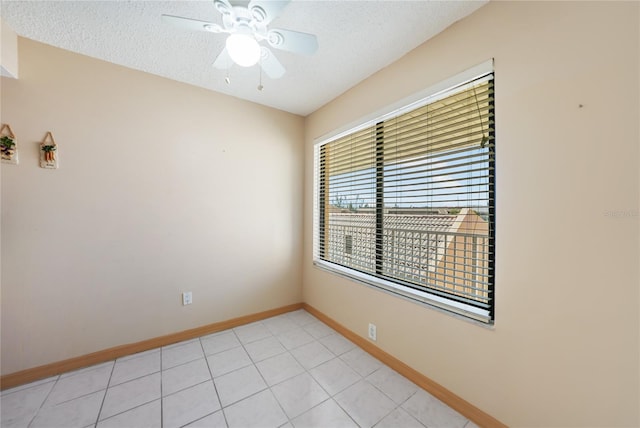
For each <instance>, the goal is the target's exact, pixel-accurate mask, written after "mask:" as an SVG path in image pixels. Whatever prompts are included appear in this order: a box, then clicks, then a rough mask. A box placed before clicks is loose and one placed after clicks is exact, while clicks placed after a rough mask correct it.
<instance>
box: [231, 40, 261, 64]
mask: <svg viewBox="0 0 640 428" xmlns="http://www.w3.org/2000/svg"><path fill="white" fill-rule="evenodd" d="M226 45H227V51H228V52H229V56H230V57H231V59H232V60H233V62H235V63H236V64H238V65H239V66H241V67H251V66H253V65H256V64H257V63H258V61H259V60H260V45H259V44H258V41H257V40H256V39H255V37H253V36H250V35H248V34H241V33H235V34H232V35H230V36H229V37H227V42H226Z"/></svg>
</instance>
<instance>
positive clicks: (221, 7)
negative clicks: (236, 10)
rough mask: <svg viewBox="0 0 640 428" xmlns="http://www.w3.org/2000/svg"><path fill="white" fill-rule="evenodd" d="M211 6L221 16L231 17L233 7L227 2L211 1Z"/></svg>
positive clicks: (224, 0)
mask: <svg viewBox="0 0 640 428" xmlns="http://www.w3.org/2000/svg"><path fill="white" fill-rule="evenodd" d="M213 5H214V6H215V7H216V9H218V12H220V13H221V14H223V15H233V6H231V3H229V1H228V0H213Z"/></svg>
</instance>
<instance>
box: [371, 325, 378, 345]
mask: <svg viewBox="0 0 640 428" xmlns="http://www.w3.org/2000/svg"><path fill="white" fill-rule="evenodd" d="M377 338H378V333H377V331H376V325H375V324H371V323H369V339H371V340H373V341H374V342H375V341H376V339H377Z"/></svg>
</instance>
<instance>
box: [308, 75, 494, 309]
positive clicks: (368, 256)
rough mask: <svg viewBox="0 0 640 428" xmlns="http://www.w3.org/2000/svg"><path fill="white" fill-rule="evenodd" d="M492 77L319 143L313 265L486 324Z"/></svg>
mask: <svg viewBox="0 0 640 428" xmlns="http://www.w3.org/2000/svg"><path fill="white" fill-rule="evenodd" d="M493 82H494V81H493V74H492V73H488V74H486V75H483V76H481V77H480V78H477V79H475V80H473V81H471V82H466V83H465V84H464V85H460V86H457V87H454V88H452V89H450V90H448V91H444V92H441V93H439V94H438V95H437V96H434V97H431V98H429V99H426V100H424V101H422V102H420V103H415V104H414V105H413V106H412V107H411V108H408V109H403V110H401V111H399V112H396V113H395V114H391V115H387V116H385V117H382V118H381V119H379V120H375V121H372V122H371V123H370V124H369V125H368V126H364V127H360V128H358V130H357V131H356V132H353V133H346V134H345V135H342V136H341V137H339V138H337V139H334V140H329V141H325V142H322V143H320V144H318V145H316V147H315V162H316V170H315V180H316V185H315V195H314V198H315V210H314V211H315V212H314V214H315V219H314V220H315V221H314V238H315V240H314V258H315V261H316V262H317V263H320V264H321V265H323V266H324V267H327V268H336V269H337V270H338V271H339V273H341V274H345V275H347V276H349V275H351V276H353V277H354V278H356V279H358V280H364V281H365V282H369V283H371V284H373V285H384V288H386V289H388V290H389V291H393V292H399V293H400V294H402V295H404V296H405V297H409V298H417V299H418V300H421V301H426V302H427V303H430V304H433V305H436V306H438V307H440V308H443V309H446V310H450V311H454V312H457V313H460V314H464V315H468V316H472V317H473V318H475V319H478V320H481V321H484V322H492V320H493V317H494V309H493V301H494V298H493V295H494V260H495V251H494V242H495V233H494V231H495V197H494V195H495V132H494V97H493V93H494V90H493Z"/></svg>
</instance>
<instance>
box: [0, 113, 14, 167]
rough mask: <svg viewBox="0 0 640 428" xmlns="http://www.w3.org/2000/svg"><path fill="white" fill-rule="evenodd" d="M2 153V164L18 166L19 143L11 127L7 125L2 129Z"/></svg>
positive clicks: (0, 131)
mask: <svg viewBox="0 0 640 428" xmlns="http://www.w3.org/2000/svg"><path fill="white" fill-rule="evenodd" d="M0 151H2V163H9V164H12V165H18V143H17V141H16V136H15V134H14V133H13V131H12V130H11V126H9V125H8V124H6V123H5V124H3V125H2V127H1V128H0Z"/></svg>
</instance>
